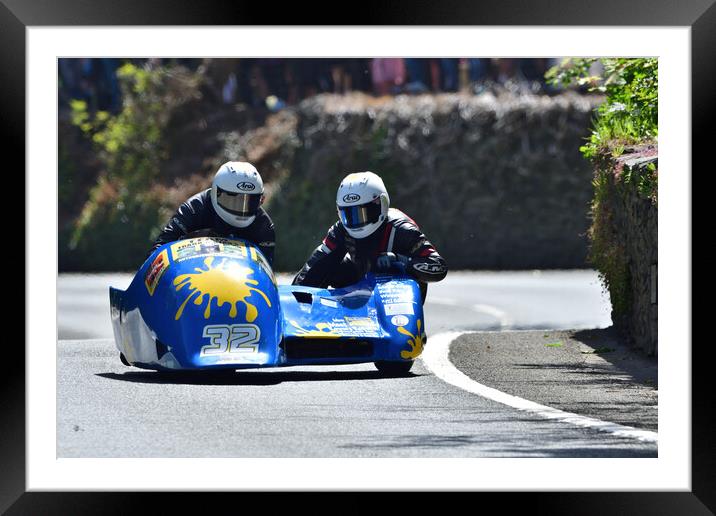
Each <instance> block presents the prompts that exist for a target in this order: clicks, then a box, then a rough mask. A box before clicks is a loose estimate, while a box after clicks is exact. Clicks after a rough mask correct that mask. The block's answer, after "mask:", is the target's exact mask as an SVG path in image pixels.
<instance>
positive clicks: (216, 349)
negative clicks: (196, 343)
mask: <svg viewBox="0 0 716 516" xmlns="http://www.w3.org/2000/svg"><path fill="white" fill-rule="evenodd" d="M203 336H204V337H206V338H208V339H209V340H210V342H211V344H207V345H206V346H202V348H201V354H200V356H206V355H220V354H222V353H237V352H240V353H256V352H257V351H258V349H259V347H258V341H259V339H260V338H261V330H260V329H259V327H258V326H256V325H255V324H231V325H226V324H217V325H210V326H204V333H203Z"/></svg>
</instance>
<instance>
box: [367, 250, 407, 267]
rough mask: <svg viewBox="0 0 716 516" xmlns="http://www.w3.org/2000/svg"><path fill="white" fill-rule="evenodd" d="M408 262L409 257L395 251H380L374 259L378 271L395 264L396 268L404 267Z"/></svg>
mask: <svg viewBox="0 0 716 516" xmlns="http://www.w3.org/2000/svg"><path fill="white" fill-rule="evenodd" d="M409 263H410V258H409V257H407V256H403V255H402V254H395V253H382V254H380V255H378V258H377V259H376V261H375V265H376V269H378V270H379V271H389V270H390V269H392V268H394V267H396V266H397V267H398V268H404V267H406V266H407V265H408V264H409ZM401 266H402V267H401Z"/></svg>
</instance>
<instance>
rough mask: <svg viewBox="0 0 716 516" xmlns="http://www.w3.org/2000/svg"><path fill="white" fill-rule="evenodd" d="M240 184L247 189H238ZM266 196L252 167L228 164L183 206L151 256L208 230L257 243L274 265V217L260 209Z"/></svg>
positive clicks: (167, 226) (234, 163)
mask: <svg viewBox="0 0 716 516" xmlns="http://www.w3.org/2000/svg"><path fill="white" fill-rule="evenodd" d="M238 185H243V186H244V189H242V188H237V186H238ZM251 185H253V188H251ZM212 189H213V190H214V191H213V192H212ZM244 192H247V193H244ZM262 193H263V182H262V181H261V177H260V176H259V175H258V173H257V172H256V171H255V169H254V168H253V167H252V166H251V165H249V164H248V163H240V162H229V163H226V164H224V165H223V166H222V167H221V168H220V169H219V171H218V172H217V174H216V177H215V178H214V182H213V184H212V188H209V189H207V190H204V191H203V192H199V193H198V194H196V195H194V196H192V197H190V198H189V199H188V200H187V201H185V202H184V203H183V204H182V205H181V206H180V207H179V209H178V210H177V211H176V213H175V214H174V215H173V216H172V218H171V220H170V221H169V222H168V223H167V225H166V226H165V227H164V229H162V231H161V233H160V234H159V236H158V237H157V239H156V240H155V241H154V245H152V249H151V251H150V254H151V252H152V251H154V250H155V249H156V248H157V247H159V246H161V245H163V244H166V243H168V242H174V241H176V240H179V239H181V238H183V237H185V236H187V235H189V234H192V233H196V232H197V231H201V230H208V231H207V232H208V233H210V234H211V235H213V236H219V237H226V238H242V239H245V240H248V241H250V242H252V243H254V244H255V245H257V246H258V248H259V249H260V250H261V252H262V253H263V255H264V256H265V257H266V259H267V260H268V262H269V264H273V255H274V247H275V243H276V235H275V232H274V225H273V222H272V221H271V218H270V217H269V215H268V213H266V211H265V210H264V209H263V208H262V207H261V206H260V203H261V202H262V198H260V197H261V196H262ZM213 196H215V197H213ZM242 197H243V199H242ZM214 199H216V201H214Z"/></svg>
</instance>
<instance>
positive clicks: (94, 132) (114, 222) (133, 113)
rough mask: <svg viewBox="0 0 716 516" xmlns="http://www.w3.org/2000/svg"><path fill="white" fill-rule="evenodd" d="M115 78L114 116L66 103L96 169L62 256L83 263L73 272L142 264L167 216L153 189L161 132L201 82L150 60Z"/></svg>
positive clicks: (163, 149)
mask: <svg viewBox="0 0 716 516" xmlns="http://www.w3.org/2000/svg"><path fill="white" fill-rule="evenodd" d="M117 78H118V80H119V83H120V88H121V90H122V97H123V104H122V109H121V110H120V111H119V113H117V114H116V115H113V114H111V113H108V112H106V111H97V112H94V113H93V112H90V111H89V110H88V106H87V104H86V102H84V101H81V100H73V101H72V102H71V108H72V123H73V124H74V125H75V126H77V127H79V128H80V129H81V130H82V132H83V133H84V134H85V136H86V137H88V138H90V139H91V141H92V143H93V147H94V149H95V152H96V153H97V156H98V158H99V160H100V161H101V163H102V169H103V170H102V173H101V174H100V176H99V178H98V180H97V183H96V184H95V186H94V187H93V188H92V189H91V190H90V192H89V195H88V199H87V201H86V203H85V205H84V206H83V208H82V211H81V213H80V215H79V217H78V218H77V220H76V221H75V223H74V227H73V229H72V231H71V235H69V242H68V251H69V254H72V255H74V257H75V259H79V258H80V257H81V260H80V261H81V262H82V263H75V264H74V266H75V267H90V268H105V269H112V268H115V267H116V265H115V263H116V264H117V265H118V264H126V263H132V262H136V261H138V260H140V261H141V259H143V258H144V255H145V254H146V250H147V249H148V247H149V245H150V243H151V242H152V239H153V238H154V237H155V236H156V233H157V232H158V230H159V229H160V225H161V224H162V223H163V222H165V221H164V219H165V218H166V216H167V214H166V210H164V209H163V203H162V199H161V198H160V196H158V195H157V193H156V192H157V190H156V189H152V186H153V185H154V184H155V182H156V181H157V179H158V177H159V173H160V170H161V165H162V163H163V161H164V160H166V158H167V146H166V142H165V129H166V128H167V126H168V125H169V124H170V122H171V119H172V115H173V113H174V112H175V110H176V108H177V107H179V106H181V105H182V104H184V103H185V102H187V101H189V100H191V99H194V98H198V97H199V95H200V93H199V92H200V85H201V82H202V79H203V77H202V74H201V73H200V72H199V73H195V72H190V71H188V70H187V69H186V68H183V67H177V66H160V65H153V64H151V62H149V63H148V64H147V65H145V66H144V67H139V66H136V65H134V64H131V63H127V64H124V65H123V66H122V67H120V68H119V69H118V71H117ZM107 246H112V247H113V248H114V249H115V252H114V253H108V252H107ZM128 256H133V259H129V260H128Z"/></svg>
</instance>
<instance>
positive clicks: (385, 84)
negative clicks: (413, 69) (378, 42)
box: [371, 58, 405, 96]
mask: <svg viewBox="0 0 716 516" xmlns="http://www.w3.org/2000/svg"><path fill="white" fill-rule="evenodd" d="M371 73H372V77H373V91H374V92H375V93H376V95H379V96H381V95H387V94H389V93H397V92H399V91H400V88H401V87H402V86H403V83H404V82H405V62H404V60H403V59H400V58H375V59H373V60H372V61H371Z"/></svg>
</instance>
